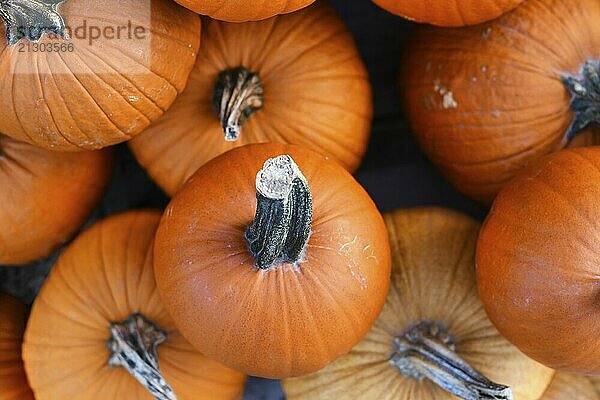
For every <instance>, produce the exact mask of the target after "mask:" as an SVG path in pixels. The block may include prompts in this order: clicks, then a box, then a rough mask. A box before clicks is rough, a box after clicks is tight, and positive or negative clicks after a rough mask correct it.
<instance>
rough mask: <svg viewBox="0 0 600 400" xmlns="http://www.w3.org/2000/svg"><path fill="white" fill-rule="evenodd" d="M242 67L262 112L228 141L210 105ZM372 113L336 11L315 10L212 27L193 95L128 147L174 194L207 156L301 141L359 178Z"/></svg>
mask: <svg viewBox="0 0 600 400" xmlns="http://www.w3.org/2000/svg"><path fill="white" fill-rule="evenodd" d="M240 65H242V66H245V67H246V68H248V69H249V70H250V71H252V72H257V73H258V74H259V75H260V77H261V82H262V83H263V86H264V93H265V94H264V96H265V98H264V108H263V109H262V110H260V111H257V112H255V113H254V114H252V115H251V116H250V117H249V118H248V121H247V122H246V124H245V125H244V126H243V128H242V132H241V134H240V136H239V138H238V140H237V141H235V142H227V141H225V139H224V135H223V129H222V128H221V125H220V122H219V118H218V117H217V115H216V114H215V111H214V110H213V106H212V103H211V98H212V95H213V91H214V87H215V83H216V81H217V77H218V74H219V72H221V71H223V70H227V69H230V68H235V67H238V66H240ZM371 116H372V100H371V87H370V83H369V79H368V75H367V71H366V69H365V67H364V65H363V63H362V61H361V58H360V55H359V53H358V51H357V49H356V47H355V45H354V42H353V39H352V36H351V35H350V33H349V32H348V31H347V29H346V27H345V26H344V25H343V23H342V21H341V20H340V19H339V18H338V17H337V16H336V15H335V14H334V13H333V11H332V10H331V9H330V7H329V6H327V5H325V4H321V3H317V4H315V5H313V6H311V7H308V8H306V9H304V10H301V11H299V12H296V13H293V14H290V15H284V16H279V17H275V18H271V19H269V20H267V21H262V22H251V23H245V24H228V23H223V22H219V21H212V20H208V19H207V20H205V23H204V24H203V32H202V49H201V52H200V54H199V56H198V61H197V62H196V65H195V67H194V70H193V71H192V73H191V75H190V80H189V83H188V86H187V88H186V90H185V91H184V92H183V94H182V95H181V96H180V97H179V98H178V99H177V100H176V101H175V103H174V104H173V107H171V109H170V110H169V111H167V112H166V113H165V115H164V116H163V117H162V118H161V119H159V120H158V121H157V122H156V123H154V124H153V125H152V126H151V127H150V128H148V130H146V131H145V132H144V133H143V134H142V135H140V136H138V137H137V138H136V139H135V140H133V141H132V142H131V148H132V150H133V152H134V153H135V155H136V157H137V159H138V161H139V162H140V163H141V164H142V165H143V166H144V167H145V168H146V169H147V170H148V173H149V174H150V176H151V177H152V178H153V179H154V180H155V181H156V182H157V183H158V184H159V185H160V186H161V187H162V188H163V189H164V190H165V191H166V192H167V193H169V194H173V193H174V192H175V191H176V190H177V189H178V188H179V187H181V185H182V184H183V183H184V182H185V181H186V180H187V179H188V178H189V177H190V176H191V175H192V174H193V173H194V172H195V171H196V170H197V169H198V167H200V166H201V165H203V164H205V163H206V162H207V161H209V160H210V159H212V158H214V157H216V156H218V155H219V154H221V153H224V152H225V151H227V150H230V149H233V148H235V147H239V146H242V145H246V144H250V143H263V142H284V143H293V144H300V145H303V146H305V147H307V148H309V149H312V150H315V151H318V152H320V153H322V154H325V155H327V156H331V157H334V158H335V159H337V160H338V161H339V162H340V163H341V164H342V165H343V166H344V167H345V168H347V169H348V170H350V171H354V170H355V169H356V168H358V165H359V163H360V161H361V159H362V156H363V155H364V153H365V151H366V148H367V142H368V139H369V133H370V129H371Z"/></svg>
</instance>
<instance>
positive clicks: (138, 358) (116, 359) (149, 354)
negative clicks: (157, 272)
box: [107, 313, 177, 400]
mask: <svg viewBox="0 0 600 400" xmlns="http://www.w3.org/2000/svg"><path fill="white" fill-rule="evenodd" d="M110 334H111V337H110V339H109V340H108V342H107V346H108V348H109V350H110V351H111V356H110V358H109V359H108V365H110V366H111V367H123V368H125V369H126V370H127V371H128V372H129V373H130V374H131V375H132V376H133V377H134V378H135V379H137V380H138V382H140V383H141V384H142V385H143V386H144V387H145V388H146V389H148V391H149V392H150V393H151V394H152V395H153V396H154V397H155V398H156V399H158V400H177V397H176V396H175V393H174V392H173V389H171V387H170V386H169V384H168V383H167V382H166V381H165V379H164V378H163V377H162V375H161V373H160V371H159V369H158V354H157V352H156V348H157V347H158V345H159V344H161V343H163V342H165V341H166V340H167V339H168V338H169V335H168V333H167V332H166V331H165V330H163V329H162V328H160V327H159V326H158V325H156V324H155V323H154V322H152V321H150V320H149V319H147V318H146V317H144V316H143V315H142V314H139V313H135V314H132V315H131V316H130V317H129V318H128V319H126V320H125V321H122V322H113V323H111V324H110Z"/></svg>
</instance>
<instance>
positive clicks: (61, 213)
mask: <svg viewBox="0 0 600 400" xmlns="http://www.w3.org/2000/svg"><path fill="white" fill-rule="evenodd" d="M112 170H113V156H112V152H111V151H110V150H108V149H107V150H101V151H94V152H92V151H89V152H87V151H86V152H79V153H58V152H52V151H48V150H45V149H42V148H39V147H36V146H33V145H31V144H28V143H23V142H19V141H16V140H14V139H11V138H10V137H8V136H4V135H1V134H0V186H1V187H2V188H3V189H2V191H1V195H0V224H1V225H2V229H1V230H0V265H3V264H4V265H6V264H14V265H18V264H25V263H28V262H30V261H34V260H36V259H39V258H42V257H45V256H47V255H49V254H51V253H52V252H53V251H54V250H55V249H57V248H58V247H60V246H61V245H63V244H64V243H65V242H66V241H67V240H69V239H70V238H71V236H72V235H73V234H74V233H75V232H76V231H77V230H78V229H79V228H80V227H81V226H82V225H83V224H84V223H85V220H86V219H87V218H88V216H89V215H90V213H91V212H92V210H93V209H94V207H95V206H96V204H97V203H98V201H99V200H100V198H101V197H102V195H103V194H104V190H105V189H106V186H107V185H108V183H109V181H110V178H111V176H112Z"/></svg>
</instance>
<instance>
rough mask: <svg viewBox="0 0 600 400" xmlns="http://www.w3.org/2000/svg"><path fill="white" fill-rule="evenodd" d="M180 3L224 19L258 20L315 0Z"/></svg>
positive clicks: (185, 0) (198, 0) (180, 0)
mask: <svg viewBox="0 0 600 400" xmlns="http://www.w3.org/2000/svg"><path fill="white" fill-rule="evenodd" d="M176 1H177V2H178V3H179V4H181V5H182V6H184V7H187V8H189V9H190V10H192V11H194V12H197V13H198V14H203V15H208V16H209V17H211V18H215V19H218V20H222V21H229V22H245V21H258V20H261V19H266V18H269V17H273V16H275V15H278V14H286V13H290V12H292V11H296V10H299V9H301V8H303V7H306V6H307V5H309V4H311V3H312V2H314V1H315V0H286V1H282V0H276V1H272V0H268V1H259V2H256V1H249V0H208V1H207V0H176Z"/></svg>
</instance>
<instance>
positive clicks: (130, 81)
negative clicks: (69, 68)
mask: <svg viewBox="0 0 600 400" xmlns="http://www.w3.org/2000/svg"><path fill="white" fill-rule="evenodd" d="M112 49H113V50H116V51H117V52H118V53H120V54H122V55H124V56H127V54H125V53H123V51H121V50H120V49H119V48H118V47H116V46H114V47H112ZM85 51H87V53H88V54H90V55H92V56H94V57H95V58H96V59H98V60H100V61H102V62H103V63H104V64H105V65H106V66H107V67H110V68H111V70H112V71H114V72H115V73H116V74H117V75H119V76H120V77H122V78H123V80H125V81H126V82H127V83H128V84H129V85H131V87H133V88H135V89H136V91H137V92H139V93H140V94H141V95H143V97H144V99H145V100H147V101H149V102H151V103H152V104H153V105H154V106H156V108H157V109H158V110H159V111H160V112H163V113H164V112H165V111H166V109H165V108H163V107H161V106H160V105H159V104H158V103H156V100H154V99H153V98H152V97H150V96H148V95H147V94H146V93H145V92H144V91H143V90H142V89H141V88H140V87H138V86H137V85H136V84H135V83H134V82H133V81H132V80H131V79H130V78H129V77H127V76H126V75H124V74H123V73H122V72H121V71H119V70H118V69H116V68H114V67H113V66H112V65H110V64H109V63H108V62H107V61H106V60H102V58H101V57H100V56H99V55H98V53H95V52H93V51H91V50H89V49H86V50H85ZM77 56H78V57H79V59H80V60H81V61H82V62H83V63H84V64H85V65H86V66H87V67H88V68H90V66H89V65H88V64H87V63H86V62H85V61H84V60H83V58H82V57H81V55H79V54H77ZM61 57H62V56H61ZM136 63H137V65H139V66H144V64H142V63H140V62H138V61H136ZM90 70H93V68H90ZM150 72H151V73H152V74H153V75H154V76H156V77H159V78H161V80H162V81H163V82H165V83H167V84H168V85H169V86H170V87H171V88H172V89H173V90H175V92H177V93H179V90H178V89H177V88H176V87H175V86H173V84H172V83H171V82H169V81H168V80H167V79H165V78H164V77H162V76H160V75H158V74H156V73H155V72H154V71H152V70H150ZM73 75H74V76H76V74H73ZM98 78H100V79H101V80H102V82H104V83H105V84H106V85H107V86H109V87H110V88H111V89H113V90H114V88H113V87H112V86H111V85H110V84H109V83H108V82H106V81H105V80H104V79H102V74H98ZM115 92H116V93H118V94H119V95H120V96H121V98H123V99H124V100H127V98H126V97H124V96H123V95H122V94H121V93H119V91H117V90H115ZM96 104H98V103H96ZM127 105H128V106H130V107H131V108H133V109H134V110H135V111H136V112H137V113H138V114H140V115H143V116H144V117H145V118H146V119H147V120H148V121H150V117H148V116H147V115H145V114H144V113H143V112H142V111H140V110H139V109H138V108H136V107H135V106H134V104H132V102H130V101H127ZM113 124H114V123H113Z"/></svg>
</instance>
